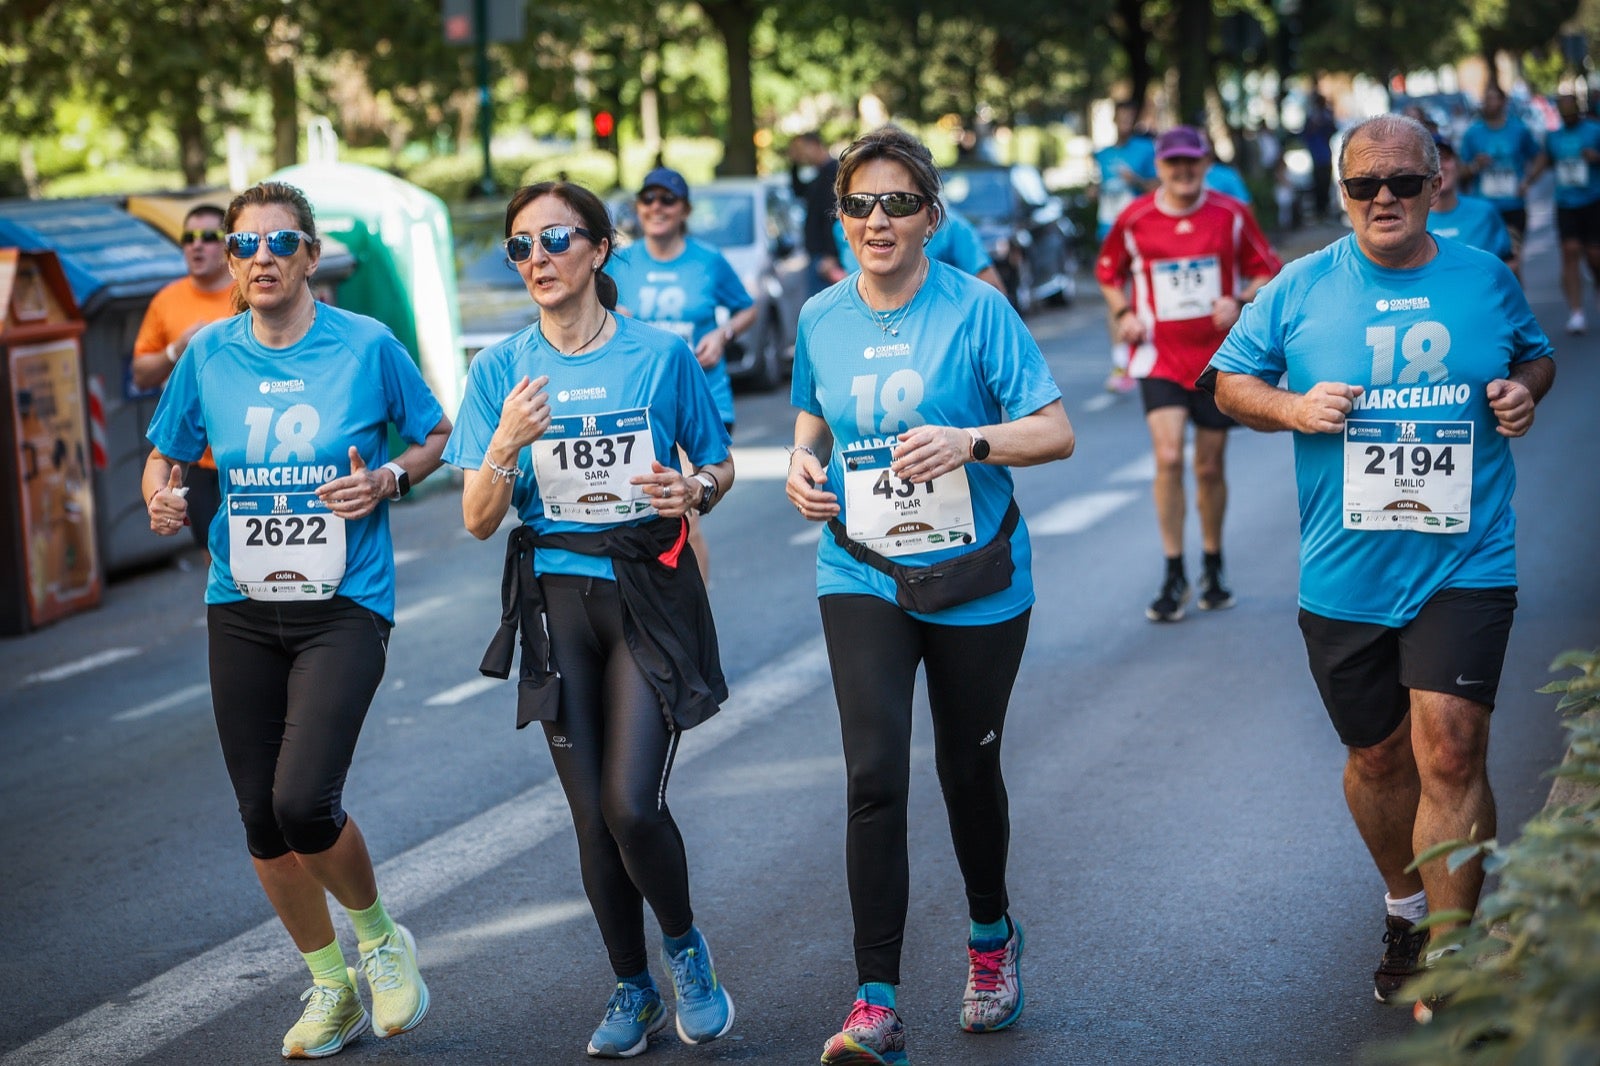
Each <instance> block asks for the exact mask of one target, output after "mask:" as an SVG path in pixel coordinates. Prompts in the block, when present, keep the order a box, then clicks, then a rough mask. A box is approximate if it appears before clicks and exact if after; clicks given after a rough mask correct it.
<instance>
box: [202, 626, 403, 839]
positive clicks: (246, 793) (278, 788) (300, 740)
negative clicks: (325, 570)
mask: <svg viewBox="0 0 1600 1066" xmlns="http://www.w3.org/2000/svg"><path fill="white" fill-rule="evenodd" d="M206 624H207V627H208V629H209V630H210V635H211V642H210V643H211V706H212V712H213V714H215V715H216V719H217V736H218V738H219V739H220V740H221V741H222V757H223V760H224V761H225V762H226V763H227V766H228V777H229V778H230V779H232V781H233V791H234V795H235V796H237V797H238V800H239V816H240V817H241V818H243V819H244V832H245V841H246V843H247V844H248V846H249V848H250V854H251V855H254V856H255V857H256V858H258V859H275V858H277V857H278V856H280V855H283V854H285V853H287V852H290V851H295V852H299V853H300V854H303V855H315V854H316V853H318V852H321V851H326V850H327V849H329V848H331V847H333V845H334V843H335V842H336V841H337V840H338V839H339V834H340V832H342V831H343V829H344V823H345V813H344V805H343V797H344V779H345V775H346V774H348V773H349V771H350V760H351V758H352V757H353V756H354V755H355V750H356V740H357V738H358V737H359V736H360V735H361V723H362V722H364V721H365V720H366V717H367V708H368V707H369V706H371V704H372V696H373V693H375V692H377V690H378V682H379V681H380V680H382V679H383V669H384V665H385V660H386V657H387V655H388V648H389V629H390V626H389V623H388V622H386V621H384V620H383V619H382V618H381V617H379V616H378V615H376V614H374V613H373V612H372V611H369V610H367V608H365V607H362V606H361V605H360V604H357V603H355V602H353V601H351V600H348V599H345V598H344V597H342V596H336V597H334V598H333V599H331V600H321V601H315V602H309V603H292V602H291V603H263V602H258V601H255V600H243V601H240V602H238V603H216V604H212V605H211V606H210V607H208V608H207V610H206Z"/></svg>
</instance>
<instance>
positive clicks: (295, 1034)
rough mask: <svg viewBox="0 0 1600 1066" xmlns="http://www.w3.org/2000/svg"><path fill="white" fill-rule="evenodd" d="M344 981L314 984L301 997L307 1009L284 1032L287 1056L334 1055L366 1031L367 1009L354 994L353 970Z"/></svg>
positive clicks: (308, 1057)
mask: <svg viewBox="0 0 1600 1066" xmlns="http://www.w3.org/2000/svg"><path fill="white" fill-rule="evenodd" d="M346 972H347V973H348V974H349V975H350V983H349V984H347V985H323V984H314V985H312V986H311V987H310V988H308V989H306V990H305V993H304V994H303V995H301V997H300V999H301V1000H302V1001H303V1002H305V1005H306V1009H305V1010H303V1011H301V1012H300V1020H299V1021H297V1022H295V1023H294V1028H292V1029H290V1030H289V1031H288V1032H287V1033H285V1034H283V1057H284V1058H286V1059H323V1058H327V1057H328V1056H329V1055H337V1054H338V1053H339V1052H341V1051H343V1050H344V1046H345V1045H346V1044H348V1043H350V1041H352V1040H354V1039H355V1038H356V1037H358V1036H360V1035H361V1034H362V1033H364V1032H366V1031H367V1012H366V1010H365V1009H364V1008H363V1007H362V1006H361V997H360V996H358V995H356V972H355V971H354V970H348V971H346Z"/></svg>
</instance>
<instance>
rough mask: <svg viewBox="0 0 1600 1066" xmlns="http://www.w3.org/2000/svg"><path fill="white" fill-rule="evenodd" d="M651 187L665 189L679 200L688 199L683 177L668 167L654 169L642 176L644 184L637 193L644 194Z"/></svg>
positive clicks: (687, 187)
mask: <svg viewBox="0 0 1600 1066" xmlns="http://www.w3.org/2000/svg"><path fill="white" fill-rule="evenodd" d="M651 186H655V187H656V188H658V189H665V190H667V191H668V192H670V193H671V194H672V195H674V196H676V197H677V198H678V199H680V200H687V199H688V198H689V183H688V182H686V181H684V180H683V175H682V174H679V173H678V172H677V171H676V170H672V169H670V168H668V167H656V168H655V169H654V170H652V171H651V172H650V173H648V174H646V175H645V176H644V183H643V184H642V185H640V186H639V191H640V192H644V191H645V190H646V189H648V188H650V187H651Z"/></svg>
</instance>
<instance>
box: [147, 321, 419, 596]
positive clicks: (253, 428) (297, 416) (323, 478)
mask: <svg viewBox="0 0 1600 1066" xmlns="http://www.w3.org/2000/svg"><path fill="white" fill-rule="evenodd" d="M252 320H253V315H252V314H250V313H249V312H246V313H244V314H241V315H235V316H234V317H232V318H228V319H223V320H222V321H221V322H216V323H213V324H212V325H210V326H207V327H206V328H205V329H203V330H201V331H200V332H199V333H197V334H195V337H194V340H193V341H191V342H190V344H189V348H188V350H187V351H186V352H185V354H184V357H183V358H182V359H180V360H178V364H177V366H175V367H174V368H173V371H172V377H171V378H169V379H168V381H167V389H166V392H164V393H163V394H162V396H161V403H160V404H159V405H158V406H157V407H156V413H155V417H154V418H153V419H151V421H150V427H149V429H148V431H147V436H148V437H149V438H150V443H151V444H153V445H154V446H155V447H156V450H157V451H159V452H161V453H162V454H163V455H167V456H170V457H172V458H174V459H179V460H182V461H184V462H193V461H194V460H196V459H199V458H200V456H201V455H202V454H203V453H204V452H205V450H206V447H207V446H208V445H209V446H210V448H211V454H212V456H213V457H214V458H215V459H216V461H217V477H218V480H219V482H220V484H221V490H222V506H221V507H219V508H217V514H216V517H215V518H213V519H212V522H211V529H210V530H209V532H208V538H207V539H208V542H209V544H210V547H211V571H210V577H209V580H208V581H207V583H206V602H207V603H234V602H237V601H239V600H243V599H245V598H246V597H245V595H244V593H243V592H241V591H240V589H239V587H238V585H237V583H236V581H235V577H234V573H233V568H232V560H231V554H230V553H231V551H232V548H233V545H232V533H233V532H235V531H236V530H235V529H230V522H229V512H230V507H235V508H236V509H238V510H239V511H240V514H239V516H238V518H237V519H236V529H237V530H241V531H246V533H247V536H246V544H245V545H243V546H241V547H242V548H250V547H254V548H256V549H264V548H265V547H270V546H271V543H270V541H271V540H272V539H275V538H279V537H285V536H286V537H288V538H289V539H291V540H294V539H296V538H303V537H305V536H316V535H317V534H316V533H315V532H314V525H315V523H316V522H341V521H344V520H343V519H338V518H334V517H332V516H331V515H328V516H326V517H324V516H323V512H324V511H325V509H324V508H321V507H320V505H319V504H318V503H317V502H315V501H314V499H308V497H307V494H310V493H314V492H315V491H316V489H317V488H318V487H319V486H321V485H324V484H326V483H327V482H329V481H332V480H334V479H335V478H340V477H345V476H346V475H348V474H349V473H350V446H351V445H355V447H356V450H357V451H359V452H360V453H361V457H362V460H363V461H364V462H365V463H366V464H367V466H368V467H369V468H372V467H379V466H382V465H383V464H384V463H385V462H387V461H388V458H389V455H388V431H389V425H390V423H393V424H394V425H395V427H396V428H397V429H398V430H399V432H400V436H401V437H403V438H404V439H406V440H408V441H411V442H412V443H420V442H421V441H423V440H424V439H425V438H426V437H427V435H428V432H429V431H430V430H432V429H433V428H434V427H435V426H437V425H438V424H439V423H440V422H441V421H442V420H443V419H444V409H443V408H441V407H440V406H439V401H438V400H436V399H434V396H433V393H432V392H430V391H428V386H427V385H426V384H425V383H424V382H423V380H422V374H421V373H420V372H419V371H418V370H417V365H416V364H415V363H414V362H412V361H411V356H410V354H409V353H408V352H407V351H406V350H405V348H404V347H403V346H402V345H401V344H400V342H399V341H398V340H396V339H395V337H394V334H393V333H390V332H389V328H388V327H387V326H385V325H383V323H381V322H377V321H374V320H373V319H370V318H368V317H366V316H365V315H358V314H355V313H353V312H351V311H344V310H341V309H340V308H337V307H330V306H328V305H326V304H318V305H317V317H316V321H315V322H313V323H312V324H311V329H310V330H309V331H308V332H307V333H306V335H305V336H304V337H302V338H301V339H300V340H299V341H297V342H296V343H295V344H293V345H290V346H289V347H287V348H268V347H267V346H265V345H263V344H262V343H261V342H260V341H258V340H256V338H255V334H254V333H252V332H251V328H250V326H251V322H252ZM250 497H256V498H257V499H256V501H252V500H251V499H250ZM235 498H237V501H236V504H235V502H234V501H235ZM296 501H303V502H305V504H306V506H305V508H304V514H302V513H301V512H302V509H301V508H300V506H299V503H298V502H296ZM291 503H292V504H294V506H293V507H292V508H291V507H290V506H289V505H290V504H291ZM255 504H259V509H257V508H256V506H254V505H255ZM291 510H292V512H293V514H292V517H291V518H282V517H281V516H280V515H279V512H283V513H286V514H287V513H289V512H290V511H291ZM268 518H274V519H276V520H275V521H273V522H271V523H267V519H268ZM252 519H253V520H254V523H255V528H254V529H252V528H251V522H252ZM268 524H270V525H271V526H272V528H270V529H268V528H266V525H268ZM344 533H345V572H344V577H343V578H342V579H341V580H340V581H339V583H338V593H337V594H338V595H340V596H344V597H347V598H349V599H351V600H354V601H355V602H356V603H359V604H361V605H362V606H363V607H366V608H367V609H368V610H371V611H374V612H376V613H378V614H380V615H382V616H383V617H384V618H387V619H390V620H391V621H392V620H393V619H394V551H393V544H392V541H391V540H390V536H389V505H388V503H387V502H384V503H380V504H378V506H377V508H376V509H375V510H374V511H373V512H372V513H371V514H369V515H367V516H366V517H365V518H361V519H357V520H355V521H344ZM258 539H260V540H265V541H266V542H267V543H265V544H262V543H252V541H255V540H258Z"/></svg>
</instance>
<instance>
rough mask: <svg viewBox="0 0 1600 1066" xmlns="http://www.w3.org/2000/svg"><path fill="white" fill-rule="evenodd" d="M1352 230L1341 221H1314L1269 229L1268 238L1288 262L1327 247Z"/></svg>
mask: <svg viewBox="0 0 1600 1066" xmlns="http://www.w3.org/2000/svg"><path fill="white" fill-rule="evenodd" d="M1349 232H1350V227H1349V226H1346V225H1345V224H1344V223H1343V222H1342V221H1341V222H1313V223H1310V224H1309V225H1305V226H1301V227H1300V228H1299V229H1292V230H1269V231H1268V232H1267V239H1268V240H1270V241H1271V242H1272V247H1273V248H1274V249H1276V250H1277V252H1278V254H1279V255H1280V256H1282V257H1283V261H1284V262H1285V263H1287V262H1288V261H1289V260H1291V259H1299V258H1300V257H1301V256H1303V255H1309V254H1310V253H1312V252H1315V251H1318V250H1319V249H1322V248H1325V247H1327V246H1328V245H1330V244H1332V243H1333V242H1334V241H1336V240H1338V239H1339V238H1340V237H1343V236H1344V235H1345V234H1347V233H1349Z"/></svg>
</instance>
